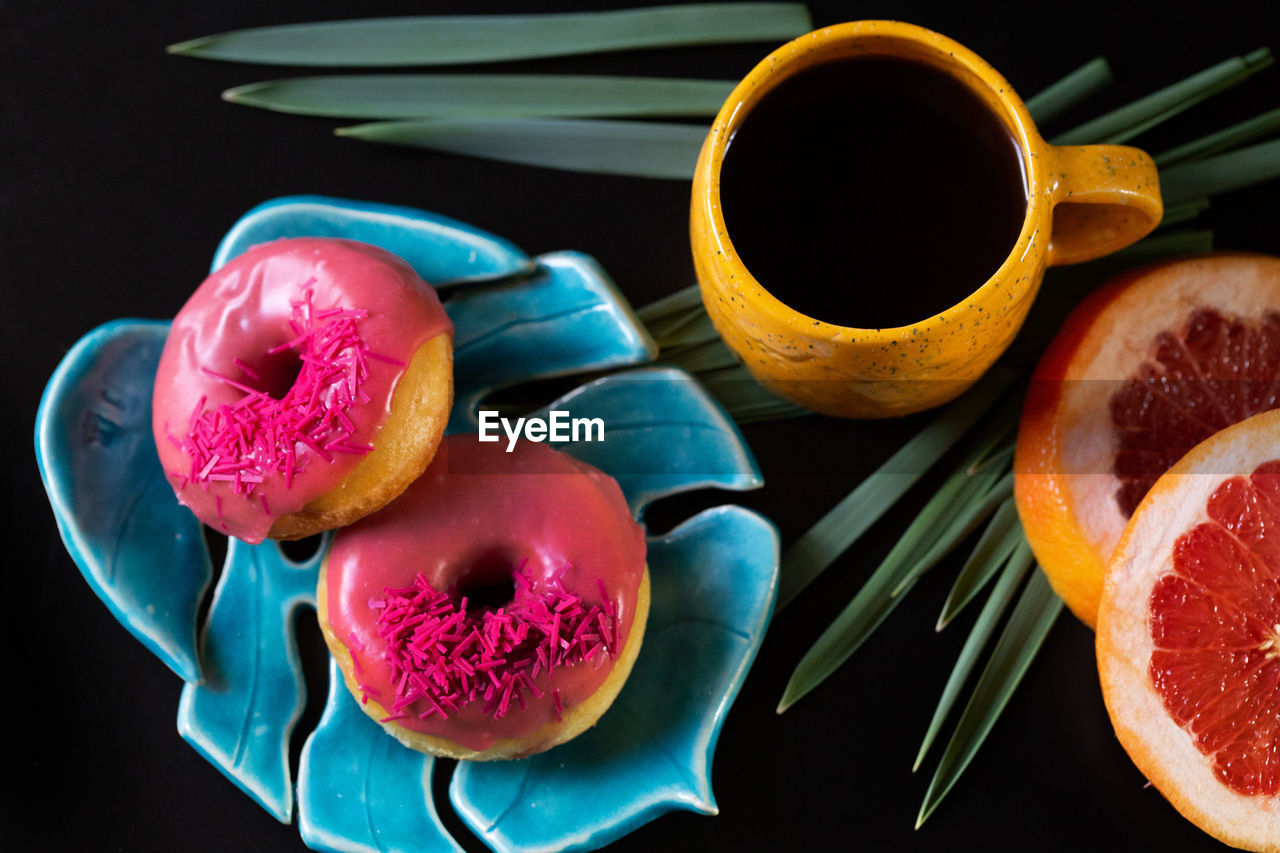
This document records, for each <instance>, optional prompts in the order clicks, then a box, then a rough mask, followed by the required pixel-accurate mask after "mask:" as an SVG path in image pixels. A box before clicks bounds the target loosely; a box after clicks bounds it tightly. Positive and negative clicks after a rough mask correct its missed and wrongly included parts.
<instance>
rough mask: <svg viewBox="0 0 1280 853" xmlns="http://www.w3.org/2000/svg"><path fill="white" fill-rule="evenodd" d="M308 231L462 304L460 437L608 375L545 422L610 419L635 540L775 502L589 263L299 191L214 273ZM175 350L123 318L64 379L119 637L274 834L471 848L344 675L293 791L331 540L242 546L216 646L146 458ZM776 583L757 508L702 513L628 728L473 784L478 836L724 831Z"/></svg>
mask: <svg viewBox="0 0 1280 853" xmlns="http://www.w3.org/2000/svg"><path fill="white" fill-rule="evenodd" d="M304 235H308V236H337V237H347V238H350V239H357V240H362V241H364V242H368V243H373V244H376V245H380V246H382V247H384V248H386V249H388V250H389V251H392V252H395V253H396V254H398V255H400V256H401V257H404V258H406V259H407V260H408V261H409V262H410V263H411V264H413V265H414V267H415V268H416V269H417V270H418V271H419V273H420V274H421V275H422V276H423V277H424V278H425V279H427V280H428V281H430V282H433V283H435V284H437V285H438V286H444V287H449V286H452V285H467V286H465V287H461V286H460V287H457V288H456V289H454V290H450V291H446V292H447V293H448V295H449V297H450V298H448V300H447V303H446V310H447V311H448V312H449V314H450V317H451V318H452V319H453V322H454V327H455V342H454V343H455V385H456V395H455V406H454V414H453V417H452V418H451V421H450V427H449V428H450V430H451V431H454V432H457V431H469V430H474V429H475V428H476V425H477V421H476V407H477V405H478V404H479V403H480V401H481V400H482V399H483V398H484V397H485V396H486V395H487V394H489V393H490V392H492V391H494V390H496V389H500V388H505V387H508V386H511V385H514V384H518V383H521V382H525V381H529V380H533V379H540V378H546V377H551V376H562V375H568V374H574V373H584V372H598V371H603V370H613V371H615V372H613V373H610V374H609V375H606V376H605V377H604V378H602V379H597V380H595V381H594V382H591V383H589V384H587V385H584V386H582V387H580V388H578V389H576V390H574V391H573V392H571V393H570V394H568V395H566V396H564V397H562V398H561V399H559V400H557V401H556V402H555V403H552V404H551V405H550V406H549V407H548V409H553V408H562V409H568V408H570V407H571V409H572V411H573V414H574V416H575V417H599V418H602V419H603V420H604V422H605V424H606V425H607V428H606V435H605V440H604V441H603V442H594V443H585V442H584V443H580V444H573V443H567V444H564V445H562V446H561V449H563V450H565V451H566V452H569V453H572V454H574V455H576V456H578V457H579V458H581V459H583V460H585V461H588V462H590V463H591V464H593V465H595V466H597V467H599V468H601V469H603V470H605V471H607V472H608V473H610V474H612V475H613V476H614V477H615V478H616V479H617V480H618V482H619V484H620V485H621V486H622V489H623V491H624V493H625V494H626V496H627V499H628V501H629V504H630V506H631V508H632V511H633V512H634V513H635V515H636V517H637V519H640V518H642V517H643V514H644V510H645V507H646V506H647V505H648V504H649V503H651V502H652V501H654V500H656V499H658V498H661V497H664V496H667V495H671V494H675V493H677V492H681V491H685V490H689V489H695V488H703V487H708V486H711V487H717V488H725V489H734V490H741V489H750V488H755V487H757V486H759V485H761V478H760V473H759V470H758V468H757V467H756V464H755V460H754V459H753V458H752V456H751V453H750V451H749V450H748V448H747V447H746V445H745V443H744V442H743V440H742V436H741V435H740V434H739V432H738V430H737V428H736V426H735V425H734V424H733V422H732V421H731V420H730V419H729V418H728V416H727V415H726V414H725V413H724V411H723V410H722V409H721V408H720V407H719V405H718V404H716V403H715V402H714V401H713V400H712V399H711V398H710V397H709V396H708V395H707V394H706V393H705V392H704V391H703V390H702V388H701V387H700V386H699V385H698V384H697V382H695V381H694V380H692V379H691V378H690V377H689V376H688V375H686V374H684V373H681V372H679V371H676V370H671V369H667V368H656V367H638V366H639V365H643V364H644V363H645V362H648V361H651V360H652V359H653V358H654V356H655V355H656V347H655V346H654V344H653V341H652V340H651V339H650V337H649V335H648V334H647V333H646V332H645V330H644V327H643V326H642V325H641V324H640V322H639V321H638V320H637V319H636V317H635V315H634V314H633V313H632V311H631V309H630V307H629V306H628V305H627V302H626V300H625V299H624V298H623V297H622V296H621V294H620V293H619V292H618V291H617V289H616V287H615V286H614V285H613V283H612V282H611V281H610V280H609V278H608V276H607V275H606V274H605V273H604V271H603V270H602V269H600V267H599V265H598V264H596V262H595V261H594V260H592V259H591V258H589V257H587V256H585V255H581V254H578V253H575V252H558V253H553V254H548V255H542V256H539V257H532V258H531V257H529V256H527V255H525V254H524V253H523V252H521V251H520V250H519V249H518V248H516V247H515V246H513V245H512V244H510V243H509V242H507V241H505V240H502V239H501V238H498V237H494V236H493V235H490V234H486V233H484V232H483V231H480V230H478V229H475V228H472V227H471V226H468V225H465V224H463V223H460V222H457V221H454V220H451V219H447V218H445V217H441V216H437V215H435V214H429V213H425V212H423V211H418V210H412V209H409V208H400V207H390V206H386V205H377V204H368V203H361V202H351V201H344V200H340V199H328V198H322V197H317V196H298V197H289V198H282V199H277V200H274V201H270V202H267V203H266V204H263V205H261V206H259V207H257V208H255V209H254V210H252V211H250V212H249V213H248V214H246V215H245V216H244V217H243V218H242V219H241V220H240V221H239V222H238V223H237V224H236V225H235V226H234V227H233V228H232V229H231V231H229V232H228V234H227V236H226V237H225V238H224V239H223V241H222V243H221V245H220V246H219V248H218V251H217V254H216V256H215V259H214V268H217V267H219V266H221V265H222V264H223V263H225V262H226V261H228V260H230V259H231V258H233V257H235V256H236V255H238V254H240V253H241V252H243V251H244V250H245V249H247V248H249V247H250V246H252V245H254V244H256V243H260V242H263V241H266V240H271V239H275V238H278V237H287V236H304ZM167 330H168V324H167V323H165V322H157V321H146V320H117V321H114V322H111V323H108V324H106V325H104V326H102V327H100V328H98V329H96V330H94V331H93V332H90V333H89V334H88V335H86V336H85V337H84V338H83V339H81V340H80V342H78V343H77V344H76V345H75V347H73V348H72V350H71V351H70V352H69V353H68V354H67V356H66V358H64V359H63V361H62V363H61V364H60V365H59V366H58V368H57V370H55V372H54V374H53V376H52V377H51V378H50V380H49V383H48V385H47V387H46V389H45V393H44V397H43V399H42V400H41V404H40V409H39V412H38V414H37V419H36V456H37V461H38V463H39V466H40V472H41V476H42V478H43V480H44V484H45V489H46V491H47V492H48V495H49V501H50V503H51V505H52V507H53V511H54V515H55V517H56V518H57V522H58V528H59V531H60V532H61V534H62V538H63V541H64V542H65V543H66V546H67V550H68V552H69V553H70V554H71V556H72V558H73V559H74V561H75V563H76V565H77V566H78V567H79V568H80V571H81V573H82V574H83V575H84V577H85V579H86V581H88V583H89V585H90V586H91V587H92V588H93V589H94V591H95V592H96V593H97V594H98V596H99V598H101V599H102V601H103V602H104V603H105V604H106V605H107V607H108V608H109V609H110V610H111V612H112V613H113V614H114V615H115V617H116V618H117V619H118V620H119V621H120V622H121V623H122V624H123V625H124V626H125V627H126V628H127V629H128V630H129V631H130V632H131V633H132V634H134V636H136V637H137V638H138V639H139V640H140V641H142V642H143V643H144V644H145V645H146V646H147V648H149V649H151V650H152V651H153V652H154V653H155V654H156V655H157V656H158V657H159V658H160V659H161V660H162V661H164V662H165V664H166V665H168V666H169V667H170V668H171V669H173V670H174V671H175V672H176V673H178V675H180V676H181V677H182V678H183V680H184V682H185V686H184V688H183V691H182V699H181V703H180V706H179V712H178V727H179V731H180V733H181V734H182V737H183V738H185V739H186V740H187V741H188V742H189V743H190V744H191V745H192V746H193V747H194V748H195V749H196V750H197V751H199V752H200V754H201V755H203V756H204V757H205V758H206V759H207V760H209V761H210V762H211V763H212V764H213V765H214V766H216V767H218V769H219V770H221V771H222V772H223V773H224V774H225V775H226V776H227V777H228V778H229V779H231V781H233V782H234V783H235V784H236V785H238V786H239V787H240V788H241V789H242V790H244V791H245V793H247V794H248V795H249V796H251V797H252V798H253V799H254V800H256V801H257V802H258V803H259V804H261V805H262V807H263V808H265V809H266V810H267V811H268V812H270V813H271V814H272V815H274V816H275V817H276V818H278V819H279V820H281V821H284V822H288V821H291V820H292V819H293V817H294V815H295V811H296V815H297V819H298V826H299V830H300V832H301V834H302V837H303V840H304V841H305V842H306V843H307V845H308V846H310V847H312V848H314V849H317V850H343V851H350V850H360V851H364V850H368V851H375V850H376V851H393V850H401V851H406V853H408V851H433V850H459V849H461V848H460V847H459V845H458V843H457V842H456V841H455V840H454V839H453V838H451V837H450V836H449V834H448V832H447V831H446V830H445V829H444V827H443V825H442V824H441V822H440V820H439V817H438V813H437V811H436V807H437V804H436V803H434V802H433V801H432V797H431V790H432V789H431V774H432V772H433V770H434V766H435V762H434V760H433V759H432V758H431V757H430V756H426V755H422V754H420V753H417V752H414V751H412V750H409V749H406V748H404V747H402V746H400V744H399V743H397V742H396V741H395V740H394V739H392V738H390V737H388V736H387V735H386V734H385V733H383V732H382V730H381V729H380V728H379V727H378V726H377V725H376V724H374V723H373V722H372V721H371V720H369V718H368V717H366V716H365V715H364V714H363V713H362V712H361V710H360V709H359V708H358V707H357V705H356V702H355V700H353V699H352V698H351V696H350V694H349V693H348V692H347V690H346V689H345V687H343V686H342V679H341V678H339V677H338V676H337V674H336V673H337V671H336V669H335V668H334V667H333V666H332V665H331V667H330V678H329V694H328V701H327V704H326V707H325V711H324V714H323V716H322V718H321V720H320V722H319V724H318V725H317V727H316V729H315V731H313V732H311V734H310V735H309V737H308V738H307V740H306V743H305V746H304V748H303V752H302V759H301V762H300V766H299V768H298V773H297V779H296V786H295V779H294V778H293V773H292V771H291V768H290V766H289V757H288V745H289V740H290V736H291V734H292V731H293V728H294V726H295V724H296V723H297V720H298V717H299V715H300V713H301V711H302V708H303V706H304V704H305V699H306V689H307V685H306V683H305V681H304V678H303V675H302V667H301V662H300V660H299V655H298V649H297V645H296V641H295V632H294V621H295V620H296V619H298V618H310V617H311V615H312V614H311V613H309V612H307V611H308V609H314V607H315V584H316V579H317V572H318V569H319V565H320V563H321V561H322V560H323V555H324V553H325V550H326V549H327V547H328V544H329V537H327V536H326V537H325V538H324V539H323V541H322V544H321V547H320V550H319V552H318V553H317V554H316V555H315V556H313V557H312V558H311V559H309V560H307V561H306V562H304V563H295V562H293V561H291V560H290V559H289V558H287V557H286V556H285V555H284V554H283V552H282V551H281V550H280V549H279V547H278V546H276V545H275V544H274V543H271V542H267V543H264V544H263V545H257V546H251V545H246V544H244V543H242V542H239V541H237V540H232V541H231V542H230V545H229V547H228V551H227V558H226V562H225V564H224V566H223V570H222V575H221V577H220V579H219V581H218V585H217V588H216V589H215V591H214V593H213V600H212V603H211V604H210V606H209V612H208V617H207V619H206V621H205V624H204V626H203V629H202V630H203V633H202V636H201V642H200V643H199V644H198V645H197V643H196V631H197V625H196V619H197V613H198V611H199V608H200V604H201V602H202V600H203V599H204V597H205V596H206V595H207V593H208V586H209V583H210V580H211V578H212V576H213V570H212V569H213V567H212V564H211V561H210V557H209V553H208V549H207V548H206V546H205V543H204V539H203V536H202V533H201V530H200V527H199V525H198V523H197V522H196V521H195V519H194V517H193V516H191V514H190V513H189V512H187V511H186V510H185V509H184V508H182V507H180V506H179V505H178V504H177V503H176V501H175V500H174V499H173V495H172V491H171V490H170V488H169V486H168V484H167V483H166V482H165V478H164V474H163V472H162V471H161V469H160V465H159V462H158V461H157V460H156V456H155V451H154V448H153V447H152V444H151V441H152V439H151V429H150V422H151V417H150V407H151V385H152V380H153V377H154V374H155V367H156V363H157V362H158V360H159V355H160V350H161V348H162V347H163V344H164V339H165V335H166V333H167ZM777 565H778V538H777V533H776V531H775V530H774V528H773V526H772V524H770V523H769V521H768V520H766V519H764V518H763V517H761V516H759V515H757V514H756V513H754V512H751V511H749V510H746V509H743V508H741V507H735V506H721V507H717V508H714V509H711V510H707V511H705V512H703V513H701V514H699V515H697V516H695V517H694V518H692V519H689V520H688V521H686V522H685V523H683V524H681V525H679V526H678V527H677V528H676V529H675V530H673V531H671V532H669V533H667V534H665V535H660V536H652V537H650V539H649V568H650V578H651V584H652V596H653V598H652V608H651V612H650V621H649V626H648V629H647V632H646V638H645V644H644V646H643V648H642V650H641V653H640V656H639V658H638V660H637V662H636V665H635V669H634V670H633V672H632V675H631V678H630V679H629V681H628V683H627V685H626V687H625V688H624V690H623V691H622V693H621V694H620V695H619V697H618V699H617V700H616V702H615V703H614V705H613V707H612V708H611V709H610V711H609V712H608V713H607V714H606V715H605V717H604V718H603V719H602V720H601V722H600V723H599V724H598V725H597V726H596V727H595V728H593V729H592V730H590V731H589V732H587V733H586V734H584V735H582V736H581V737H579V738H577V739H576V740H574V741H572V742H571V743H569V744H565V745H563V746H560V747H558V748H556V749H555V750H553V751H551V752H549V753H544V754H543V755H540V756H535V757H533V758H530V759H526V760H523V761H515V762H501V763H481V764H468V763H465V762H463V763H461V764H459V766H458V768H457V770H456V771H455V773H454V776H453V779H452V782H451V785H450V801H451V803H452V805H453V807H454V808H455V809H456V810H457V812H458V814H459V815H460V816H461V818H462V820H463V821H464V822H465V823H466V824H467V826H468V827H469V828H471V829H472V830H473V831H474V832H475V833H476V835H477V836H479V837H480V838H482V839H483V840H484V841H485V842H486V843H487V844H489V846H490V847H492V848H493V849H494V850H497V851H508V850H510V851H530V850H563V849H594V848H596V847H599V846H602V845H604V844H607V843H609V842H610V841H613V840H615V839H617V838H619V837H621V836H622V835H624V834H626V833H628V832H630V831H632V830H634V829H635V828H637V827H639V826H641V825H643V824H644V823H646V822H647V821H649V820H652V819H653V818H654V817H656V816H658V815H660V814H662V813H664V812H666V811H670V810H673V809H688V810H693V811H699V812H704V813H708V814H714V813H715V811H716V805H715V798H714V796H713V794H712V791H711V782H710V765H711V759H712V754H713V752H714V749H715V743H716V738H717V736H718V734H719V731H720V726H721V724H722V723H723V721H724V717H725V715H726V714H727V712H728V709H729V706H730V705H731V704H732V702H733V699H734V697H735V696H736V695H737V692H738V689H739V688H740V686H741V684H742V681H743V679H744V678H745V677H746V673H747V670H748V668H749V667H750V665H751V662H752V660H753V659H754V657H755V654H756V651H757V649H758V648H759V645H760V641H761V639H762V637H763V634H764V630H765V626H766V624H767V622H768V618H769V614H770V612H771V610H772V607H773V600H774V596H775V589H776V584H777ZM673 674H674V676H673ZM406 780H417V781H418V783H419V784H417V785H415V784H406Z"/></svg>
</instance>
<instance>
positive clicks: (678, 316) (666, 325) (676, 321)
mask: <svg viewBox="0 0 1280 853" xmlns="http://www.w3.org/2000/svg"><path fill="white" fill-rule="evenodd" d="M705 316H707V314H706V312H705V311H703V310H702V306H701V305H697V306H695V307H693V308H687V309H685V310H684V311H677V312H673V313H671V314H667V315H666V316H663V317H656V318H654V319H653V320H649V321H647V322H646V323H645V328H646V329H648V330H649V334H650V335H652V336H653V339H654V340H655V341H657V342H658V346H659V347H661V346H662V339H663V338H665V337H667V336H669V335H671V334H672V333H673V332H677V331H678V330H680V329H682V328H684V327H685V326H688V325H689V324H690V323H696V322H698V321H699V319H700V318H702V317H705Z"/></svg>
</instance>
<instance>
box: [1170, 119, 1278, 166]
mask: <svg viewBox="0 0 1280 853" xmlns="http://www.w3.org/2000/svg"><path fill="white" fill-rule="evenodd" d="M1277 132H1280V107H1277V108H1276V109H1274V110H1270V111H1268V112H1265V113H1263V114H1262V115H1257V116H1254V117H1253V118H1251V119H1248V120H1246V121H1242V122H1240V123H1239V124H1233V125H1231V126H1230V127H1224V128H1223V129H1222V130H1219V131H1217V132H1216V133H1210V134H1209V135H1208V136H1202V137H1200V138H1199V139H1193V140H1192V141H1190V142H1188V143H1186V144H1185V145H1179V146H1178V147H1177V148H1170V149H1169V150H1168V151H1165V152H1163V153H1161V154H1157V155H1156V156H1155V158H1154V159H1155V161H1156V165H1157V166H1159V167H1160V168H1162V169H1164V168H1168V167H1169V166H1176V165H1178V164H1179V163H1185V162H1190V161H1192V160H1199V159H1202V158H1204V157H1209V156H1212V155H1214V154H1218V153H1221V152H1223V151H1228V150H1230V149H1232V148H1235V147H1237V146H1239V145H1246V144H1248V143H1250V142H1254V141H1256V140H1259V139H1266V138H1267V137H1268V136H1271V135H1272V134H1274V133H1277Z"/></svg>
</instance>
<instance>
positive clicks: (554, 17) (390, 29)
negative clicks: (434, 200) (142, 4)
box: [168, 3, 813, 67]
mask: <svg viewBox="0 0 1280 853" xmlns="http://www.w3.org/2000/svg"><path fill="white" fill-rule="evenodd" d="M811 29H813V22H812V21H811V20H810V18H809V12H808V11H807V10H806V9H805V7H804V6H803V5H802V4H799V3H704V4H695V5H689V6H654V7H651V8H647V9H624V10H621V11H609V12H581V13H557V14H542V15H456V16H434V17H433V16H424V17H408V18H366V19H360V20H352V21H324V22H319V23H308V24H288V25H284V26H277V27H260V28H257V29H251V30H237V31H235V32H229V33H222V34H220V35H214V36H205V37H203V38H198V39H192V40H191V41H184V42H181V43H179V44H174V45H170V46H169V48H168V50H169V52H170V53H177V54H181V55H183V56H195V57H199V58H201V59H219V60H224V61H229V62H254V63H258V64H261V65H313V66H326V67H333V66H366V67H376V66H390V65H450V64H458V63H468V62H504V61H508V60H515V59H536V58H541V57H548V56H571V55H575V54H584V53H601V52H604V51H615V50H632V49H635V48H649V47H675V46H681V45H696V44H718V43H727V42H754V41H783V40H785V39H789V38H794V37H795V36H799V35H803V34H804V33H806V32H808V31H809V30H811Z"/></svg>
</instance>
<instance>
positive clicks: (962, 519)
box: [891, 469, 1013, 595]
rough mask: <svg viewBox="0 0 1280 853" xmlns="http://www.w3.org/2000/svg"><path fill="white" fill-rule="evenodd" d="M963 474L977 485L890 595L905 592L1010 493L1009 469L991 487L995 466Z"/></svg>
mask: <svg viewBox="0 0 1280 853" xmlns="http://www.w3.org/2000/svg"><path fill="white" fill-rule="evenodd" d="M965 476H966V477H970V478H972V479H973V480H974V482H975V483H980V484H981V485H980V486H979V487H978V488H977V489H976V490H975V492H974V494H973V497H972V498H970V499H968V500H965V501H964V502H963V503H962V504H960V505H959V506H957V507H956V510H955V512H954V513H953V515H952V517H951V518H950V519H949V520H948V521H947V523H946V526H945V527H943V528H942V532H941V533H938V534H936V538H935V539H934V540H933V544H932V545H930V546H929V549H928V550H927V551H925V553H924V554H923V555H921V557H920V559H919V560H917V561H916V562H915V564H914V565H913V566H912V567H911V568H910V569H909V570H908V571H907V572H906V573H905V574H904V575H903V576H902V578H901V580H899V581H898V585H897V586H896V587H894V589H893V592H892V593H891V594H892V595H901V594H902V593H904V592H906V590H907V589H909V588H910V587H911V586H912V585H913V584H914V583H915V582H916V581H917V580H919V579H920V577H921V576H922V575H923V574H924V573H925V572H927V571H929V570H930V569H932V568H933V567H934V566H936V565H937V564H938V561H939V560H941V559H942V558H943V557H945V556H947V555H948V554H950V553H951V552H952V551H953V550H955V548H956V546H958V545H959V544H960V543H961V542H963V541H964V540H965V539H966V538H967V537H968V536H969V534H970V533H972V532H973V531H975V530H977V529H978V525H979V524H981V523H982V522H984V521H986V520H987V518H988V517H990V515H991V514H992V513H993V512H995V511H996V507H998V506H1000V504H1002V503H1004V501H1005V499H1006V498H1008V497H1009V496H1010V495H1012V494H1013V472H1009V473H1007V474H1005V475H1004V476H1003V477H1001V478H1000V479H999V481H997V482H996V484H995V485H994V486H990V485H989V483H990V480H992V479H995V477H997V476H999V470H998V469H997V470H995V471H994V472H992V471H984V472H982V473H979V474H969V473H967V472H966V473H965ZM984 486H986V487H989V491H985V492H984V490H983V487H984Z"/></svg>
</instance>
